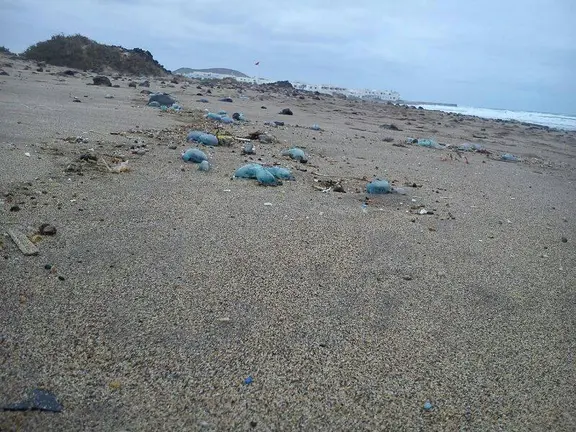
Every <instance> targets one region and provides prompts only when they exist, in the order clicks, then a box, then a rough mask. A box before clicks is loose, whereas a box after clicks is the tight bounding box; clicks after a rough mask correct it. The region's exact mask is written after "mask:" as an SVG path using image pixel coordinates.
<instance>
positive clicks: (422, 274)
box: [0, 57, 576, 431]
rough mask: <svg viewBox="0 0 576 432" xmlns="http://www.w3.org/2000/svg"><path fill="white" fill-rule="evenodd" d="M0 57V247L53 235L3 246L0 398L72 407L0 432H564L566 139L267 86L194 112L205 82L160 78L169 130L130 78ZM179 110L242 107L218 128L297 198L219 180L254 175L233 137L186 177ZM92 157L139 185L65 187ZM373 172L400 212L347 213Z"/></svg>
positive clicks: (574, 173) (575, 271)
mask: <svg viewBox="0 0 576 432" xmlns="http://www.w3.org/2000/svg"><path fill="white" fill-rule="evenodd" d="M1 60H2V61H1V62H0V63H2V64H3V63H6V62H10V63H12V67H8V66H4V67H3V68H4V70H6V72H8V73H9V74H10V75H9V76H2V77H0V109H1V115H0V192H1V196H0V200H2V204H0V230H1V231H2V233H3V234H5V232H6V230H7V229H8V228H9V227H17V228H19V229H21V230H22V231H24V232H25V233H27V234H29V235H33V234H34V232H35V231H36V230H37V229H38V227H39V226H40V225H41V224H42V223H50V224H52V225H54V226H55V227H56V228H57V233H56V235H55V236H43V238H42V240H41V241H40V242H39V243H38V244H37V246H38V248H39V251H40V252H39V255H37V256H24V255H23V254H22V253H21V252H20V251H19V250H18V248H17V246H16V245H15V244H14V243H13V242H12V241H11V239H10V238H9V237H7V236H6V235H3V237H1V239H2V248H1V249H0V256H1V259H0V296H1V298H2V302H0V361H1V366H0V383H2V385H1V386H0V404H2V405H5V404H8V403H12V402H17V401H19V400H21V399H23V398H24V396H25V394H26V392H27V391H29V390H31V389H33V388H42V389H47V390H50V391H52V392H53V393H54V394H55V395H56V396H57V397H58V399H59V401H60V402H61V403H62V405H63V407H64V410H63V411H62V412H61V413H47V412H0V430H34V431H35V430H38V431H46V430H107V431H157V430H220V431H226V430H262V431H267V430H327V431H336V430H557V431H564V430H565V431H570V430H574V429H575V428H576V403H575V399H574V394H573V393H574V385H575V383H576V379H575V378H576V377H575V365H574V350H575V346H576V344H575V342H576V332H575V330H576V328H575V327H576V321H575V317H576V294H575V289H576V288H575V287H576V249H575V247H574V245H575V242H576V216H575V215H576V199H575V190H576V189H575V180H576V170H575V168H576V133H574V132H563V131H553V130H552V131H547V130H543V129H541V128H531V127H530V126H528V125H522V124H518V123H511V122H497V121H493V120H482V119H478V118H472V117H464V116H456V115H448V114H443V113H439V112H429V111H422V110H416V109H406V108H402V107H394V106H386V105H380V104H371V103H360V102H350V101H343V100H339V99H332V98H326V97H321V100H314V99H312V98H311V97H310V96H309V95H307V96H306V97H305V99H303V100H301V99H299V98H297V97H292V96H286V95H282V94H281V93H279V92H268V93H259V92H255V91H253V90H246V91H245V92H244V94H245V95H246V96H248V97H249V99H241V98H240V97H239V94H238V92H237V90H236V89H226V88H222V89H217V88H214V89H213V95H206V94H205V93H204V96H205V97H208V99H209V100H210V101H211V102H210V103H209V104H201V103H196V102H195V101H196V99H198V98H199V96H196V93H197V92H204V91H205V89H203V90H198V89H196V88H195V85H192V86H189V87H188V88H182V86H181V85H180V84H178V85H176V86H175V87H173V88H172V87H168V86H167V85H162V84H160V80H158V79H154V80H152V84H151V90H164V91H169V92H171V93H172V94H173V95H175V96H176V97H177V99H178V100H179V102H180V103H181V105H182V106H184V108H185V109H186V112H185V113H181V114H174V113H162V112H161V111H159V110H157V109H153V108H149V107H146V106H145V102H146V98H145V97H144V96H143V95H141V94H140V90H141V88H138V89H133V88H128V79H126V80H117V81H113V83H117V84H120V86H121V87H120V88H103V87H95V86H87V85H86V84H87V83H90V82H91V81H92V80H91V76H92V75H91V74H80V75H79V76H77V77H66V78H63V77H60V76H57V75H51V73H55V72H58V71H60V70H62V68H55V67H50V66H49V67H48V69H50V72H41V73H35V72H34V70H35V65H31V66H32V69H30V70H23V69H24V67H25V66H26V64H27V63H25V62H22V61H19V60H16V61H14V60H9V59H7V58H6V57H2V59H1ZM168 82H169V81H167V83H168ZM106 94H112V95H113V96H114V99H106V98H105V95H106ZM74 96H76V97H78V98H80V99H81V100H82V103H74V102H72V98H73V97H74ZM85 96H86V97H85ZM223 96H230V97H232V98H233V99H234V102H233V103H222V102H218V101H217V100H218V98H219V97H223ZM262 105H264V106H266V107H267V109H266V110H264V109H261V108H260V107H261V106H262ZM286 107H289V108H291V109H292V110H293V112H294V115H293V116H281V115H278V114H277V113H278V111H280V109H282V108H286ZM197 108H198V109H202V110H203V109H205V108H208V109H211V110H213V111H217V110H219V109H226V110H228V111H229V112H234V111H242V112H243V113H244V114H245V116H246V117H247V118H248V119H249V120H250V123H248V124H244V125H242V126H231V127H227V130H229V131H233V132H234V134H236V135H239V136H244V135H246V134H248V133H249V132H252V131H255V130H261V131H267V132H268V133H270V135H272V136H274V137H275V138H276V139H277V140H278V141H277V142H275V143H273V144H260V143H257V144H256V148H257V155H256V156H254V157H253V160H254V161H257V159H258V158H260V159H261V160H262V161H263V162H279V163H281V164H282V166H287V167H290V168H292V169H293V172H294V174H295V177H296V179H297V180H296V181H295V182H285V183H284V185H282V186H280V187H276V188H265V187H259V186H257V185H256V183H255V182H254V181H252V180H231V179H230V177H231V175H232V173H233V172H234V170H235V169H236V168H237V167H239V166H240V165H242V164H243V163H245V162H246V161H248V162H251V160H250V159H249V158H248V157H247V156H242V155H241V154H240V148H241V145H240V144H239V143H236V144H234V145H233V146H232V147H222V148H215V149H214V150H211V151H209V153H210V154H211V158H212V161H213V163H214V168H213V170H212V171H210V172H208V173H203V172H199V171H197V169H196V166H195V165H188V164H184V163H183V162H182V161H181V160H180V154H181V152H182V151H183V150H185V149H186V148H188V147H189V145H188V144H187V143H186V142H185V136H186V132H187V131H188V130H189V129H191V126H192V125H193V123H194V122H196V121H197V119H198V117H199V116H198V115H197V114H194V113H193V112H191V111H192V110H194V109H197ZM270 120H283V121H285V122H286V126H284V127H278V128H273V127H270V126H265V125H264V122H265V121H270ZM313 123H317V124H319V125H320V126H321V127H322V128H323V129H324V130H323V131H313V130H310V129H308V127H309V126H311V125H312V124H313ZM391 123H394V124H395V125H397V126H398V127H399V128H400V129H402V130H401V131H393V130H389V129H386V128H382V127H380V126H381V125H389V124H391ZM296 125H299V126H300V127H296ZM143 130H144V131H145V132H141V131H143ZM111 132H115V133H116V132H121V133H122V134H120V135H111V134H110V133H111ZM473 135H476V136H479V137H481V138H475V137H473ZM77 136H80V137H82V138H84V139H85V140H86V141H87V142H79V143H75V142H67V141H64V140H63V139H64V138H67V137H77ZM408 136H410V137H422V138H426V137H434V138H435V139H437V140H438V141H439V142H442V143H445V144H450V145H458V144H461V143H463V142H476V143H480V144H482V145H483V146H485V147H486V148H487V149H489V150H490V151H492V152H493V157H489V156H486V155H484V154H477V153H468V154H465V156H466V158H467V160H468V163H466V162H465V160H464V158H463V156H464V155H458V154H457V153H456V152H454V151H450V150H431V149H426V148H421V147H418V146H414V145H407V146H406V147H398V146H397V145H399V144H402V143H403V142H404V141H405V138H406V137H408ZM387 137H390V138H392V139H393V141H392V142H386V141H383V139H384V138H387ZM135 140H136V141H138V143H137V144H136V143H135ZM142 144H146V148H147V150H148V151H147V152H146V153H145V154H144V155H136V154H132V153H131V149H130V147H131V146H132V145H142ZM394 144H395V145H394ZM289 145H302V146H304V147H305V150H306V152H307V153H308V155H309V163H308V164H307V165H301V164H298V163H295V162H292V161H290V160H288V159H286V158H285V157H282V156H280V151H281V150H282V149H284V148H287V147H288V146H289ZM172 146H176V149H173V148H172V149H171V147H172ZM89 149H94V152H95V153H97V154H98V155H100V156H103V157H105V158H108V161H111V157H112V156H115V155H116V156H125V157H126V158H127V159H128V160H129V166H130V167H131V171H130V172H126V173H121V174H113V173H108V172H105V171H104V170H101V169H98V167H96V166H95V165H94V164H84V166H83V168H82V171H81V172H80V173H78V172H67V171H66V168H67V167H68V166H69V165H70V164H71V163H77V158H78V157H79V156H80V155H81V154H83V153H85V152H87V151H88V150H89ZM503 152H510V153H513V154H515V155H517V156H519V157H520V158H521V159H522V161H521V162H519V163H505V162H500V161H498V160H495V159H496V158H497V156H498V155H499V154H501V153H503ZM25 153H29V154H30V156H29V157H28V156H26V155H25ZM450 156H452V159H451V157H450ZM297 168H299V169H303V170H306V171H300V170H298V169H297ZM314 173H316V174H322V175H323V176H319V175H316V174H314ZM80 174H82V175H80ZM324 176H326V177H324ZM376 176H377V177H383V178H386V179H388V180H390V181H393V184H394V185H396V186H402V187H405V188H406V191H407V195H405V196H402V195H386V196H382V197H379V198H377V199H373V200H371V201H370V203H369V205H368V206H367V207H366V209H364V210H363V208H362V203H363V202H364V199H365V194H364V192H363V190H364V187H365V184H366V181H363V180H361V179H362V178H367V179H372V178H373V177H376ZM325 179H335V180H338V179H342V185H343V186H344V188H345V190H346V192H347V193H336V192H326V193H323V192H320V191H319V190H317V189H316V188H315V186H320V185H321V183H320V182H319V181H315V180H325ZM413 184H416V186H418V187H410V186H405V185H413ZM265 203H270V204H271V205H265ZM14 205H18V206H19V207H20V211H17V212H14V211H10V208H12V207H13V206H14ZM422 208H424V209H427V210H430V211H431V212H433V214H427V215H420V214H419V213H418V212H419V210H421V209H422ZM563 237H565V240H566V242H564V241H562V238H563ZM45 264H51V265H53V266H54V269H53V270H52V271H50V270H46V269H45ZM58 276H61V277H62V278H63V279H64V280H61V279H59V278H58ZM249 376H250V377H252V379H253V381H252V383H250V384H245V383H244V380H245V379H246V378H247V377H249ZM427 400H428V401H429V402H430V403H431V406H432V409H431V410H429V411H427V410H425V409H424V404H425V402H426V401H427Z"/></svg>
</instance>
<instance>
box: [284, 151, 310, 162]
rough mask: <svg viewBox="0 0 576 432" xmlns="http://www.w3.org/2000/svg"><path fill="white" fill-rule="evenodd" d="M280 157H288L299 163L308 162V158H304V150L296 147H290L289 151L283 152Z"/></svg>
mask: <svg viewBox="0 0 576 432" xmlns="http://www.w3.org/2000/svg"><path fill="white" fill-rule="evenodd" d="M281 155H282V156H290V159H294V160H297V161H298V162H300V163H306V162H308V158H307V157H306V154H305V153H304V150H302V149H300V148H298V147H292V148H291V149H288V150H283V151H282V153H281Z"/></svg>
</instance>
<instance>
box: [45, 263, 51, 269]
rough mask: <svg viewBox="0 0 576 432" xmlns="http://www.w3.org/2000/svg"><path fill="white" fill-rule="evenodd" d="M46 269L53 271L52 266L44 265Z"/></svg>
mask: <svg viewBox="0 0 576 432" xmlns="http://www.w3.org/2000/svg"><path fill="white" fill-rule="evenodd" d="M44 268H45V269H46V270H51V269H52V264H45V265H44Z"/></svg>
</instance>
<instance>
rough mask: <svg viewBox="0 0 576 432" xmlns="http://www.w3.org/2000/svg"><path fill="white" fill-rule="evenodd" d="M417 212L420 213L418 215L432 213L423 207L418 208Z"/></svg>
mask: <svg viewBox="0 0 576 432" xmlns="http://www.w3.org/2000/svg"><path fill="white" fill-rule="evenodd" d="M418 214H420V215H433V214H434V212H432V211H430V210H426V209H425V208H423V209H420V210H419V211H418Z"/></svg>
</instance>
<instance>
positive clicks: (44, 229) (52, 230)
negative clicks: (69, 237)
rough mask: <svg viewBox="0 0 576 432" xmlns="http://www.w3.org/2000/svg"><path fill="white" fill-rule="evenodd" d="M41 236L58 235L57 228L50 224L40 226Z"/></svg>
mask: <svg viewBox="0 0 576 432" xmlns="http://www.w3.org/2000/svg"><path fill="white" fill-rule="evenodd" d="M40 234H42V235H49V236H52V235H55V234H56V227H55V226H52V225H50V224H47V223H44V224H42V225H40Z"/></svg>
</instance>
